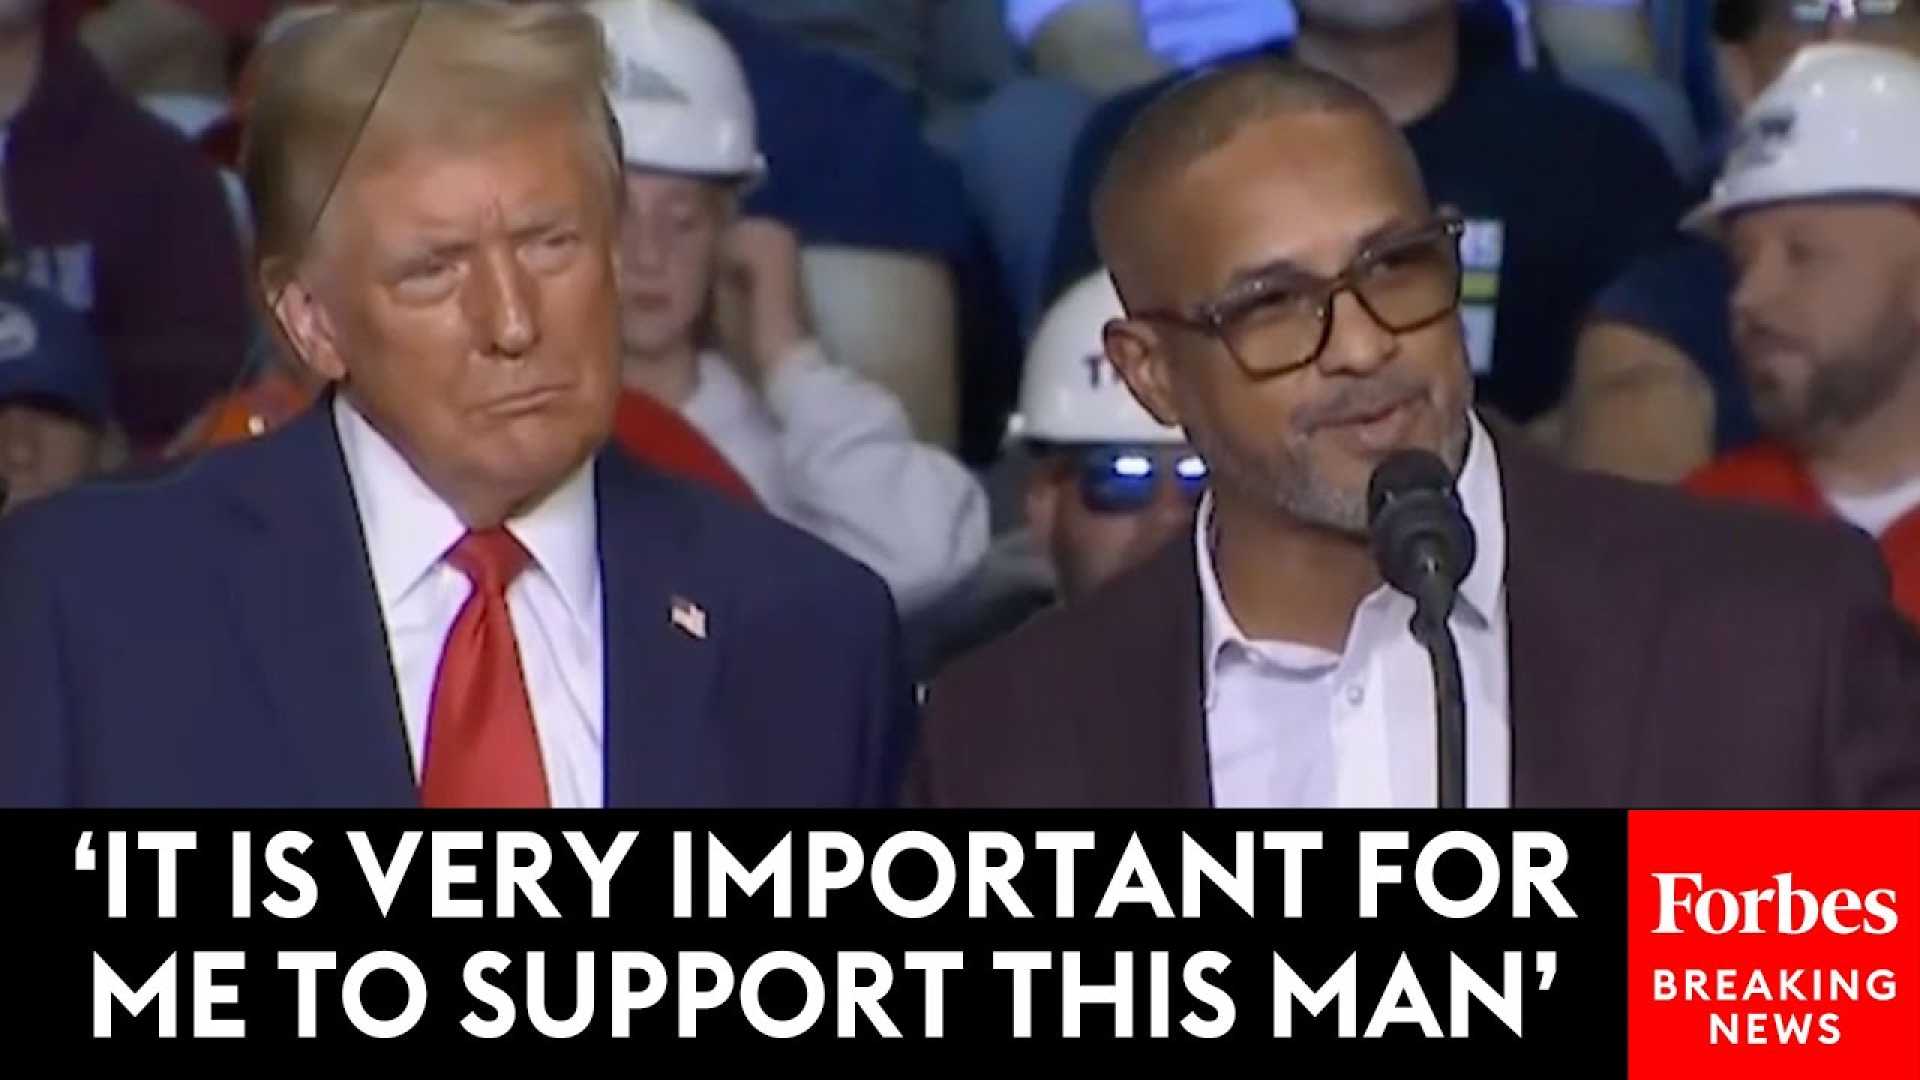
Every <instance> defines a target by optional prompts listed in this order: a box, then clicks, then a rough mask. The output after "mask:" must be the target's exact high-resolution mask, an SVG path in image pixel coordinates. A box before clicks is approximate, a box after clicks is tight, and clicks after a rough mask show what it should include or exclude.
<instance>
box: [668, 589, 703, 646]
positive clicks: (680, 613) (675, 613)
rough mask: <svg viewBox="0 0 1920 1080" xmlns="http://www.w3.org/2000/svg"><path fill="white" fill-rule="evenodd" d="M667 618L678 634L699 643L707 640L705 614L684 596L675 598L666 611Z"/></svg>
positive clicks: (698, 606) (697, 605)
mask: <svg viewBox="0 0 1920 1080" xmlns="http://www.w3.org/2000/svg"><path fill="white" fill-rule="evenodd" d="M668 617H669V618H670V619H671V620H672V621H673V625H675V626H677V627H679V628H680V632H681V633H683V634H686V635H687V636H688V637H691V638H696V639H698V640H700V641H705V640H707V612H706V609H704V608H702V607H701V606H700V605H699V604H696V603H694V602H693V601H691V600H689V599H687V598H686V597H684V596H676V597H674V598H673V603H672V605H671V606H670V607H669V609H668Z"/></svg>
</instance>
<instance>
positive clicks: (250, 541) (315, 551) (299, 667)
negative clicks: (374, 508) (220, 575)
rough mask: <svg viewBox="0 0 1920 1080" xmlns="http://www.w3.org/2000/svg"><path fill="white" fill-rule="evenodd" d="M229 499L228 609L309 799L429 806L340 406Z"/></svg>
mask: <svg viewBox="0 0 1920 1080" xmlns="http://www.w3.org/2000/svg"><path fill="white" fill-rule="evenodd" d="M256 446H257V450H256V451H255V452H253V454H252V456H251V457H250V459H249V460H248V462H247V466H248V469H249V471H247V472H245V473H243V474H242V476H241V481H240V483H239V484H238V485H236V488H235V490H233V491H232V492H230V493H229V497H228V499H227V507H226V509H227V511H228V520H227V522H226V524H227V526H228V527H229V528H230V529H232V530H233V531H234V533H235V534H236V536H235V540H236V542H235V543H233V544H232V545H231V546H230V550H231V551H232V552H233V553H234V554H233V555H232V556H231V558H230V560H229V561H228V563H227V564H226V565H225V567H224V571H223V572H224V576H225V581H226V586H227V595H226V599H225V602H226V604H227V606H228V609H229V610H230V611H231V613H232V615H233V618H234V621H235V623H236V626H237V629H238V630H239V637H240V639H241V641H242V642H243V643H244V645H243V648H244V649H245V650H246V651H247V652H248V653H249V654H250V659H251V661H252V663H253V665H254V666H255V668H256V669H257V671H258V673H259V675H260V678H261V682H262V685H263V686H264V687H265V689H266V692H267V694H268V696H269V697H270V698H271V700H272V702H273V715H274V718H275V720H276V722H278V723H279V725H280V726H281V729H282V731H283V733H284V735H285V738H286V740H287V742H288V744H289V749H290V751H291V756H290V760H292V761H293V762H294V763H295V767H296V768H297V769H299V770H300V771H301V772H303V773H304V774H305V777H306V779H307V781H308V783H309V785H310V789H309V792H308V801H312V802H317V803H320V804H324V805H338V806H371V807H384V806H408V805H413V804H415V803H416V802H417V796H416V794H415V788H414V783H413V773H412V769H411V766H410V763H409V750H408V746H407V740H406V733H405V728H404V726H403V725H402V723H401V718H400V704H399V696H398V692H397V691H396V689H395V686H394V678H393V662H392V658H391V656H390V654H389V652H388V650H387V644H386V632H385V628H384V624H383V622H382V620H381V617H380V610H379V603H378V601H377V600H376V598H375V595H374V588H373V572H372V569H371V568H370V567H369V565H368V562H367V555H366V545H365V542H364V540H363V539H362V533H361V530H360V521H359V516H358V512H357V511H356V509H355V507H354V503H353V494H352V490H351V486H350V485H349V483H348V480H347V473H346V465H345V462H344V460H343V459H342V457H341V454H340V446H339V440H338V436H337V434H336V433H335V431H334V426H333V413H332V408H331V403H330V399H329V398H326V397H323V398H322V399H321V402H320V404H318V405H317V406H315V407H313V408H311V409H309V410H308V411H307V413H306V415H305V416H303V417H301V418H300V419H298V420H297V421H295V422H294V423H293V424H291V425H289V427H288V428H287V429H286V430H285V431H284V432H282V433H281V434H279V435H277V436H273V437H270V438H269V439H268V440H263V441H262V442H260V443H258V444H256Z"/></svg>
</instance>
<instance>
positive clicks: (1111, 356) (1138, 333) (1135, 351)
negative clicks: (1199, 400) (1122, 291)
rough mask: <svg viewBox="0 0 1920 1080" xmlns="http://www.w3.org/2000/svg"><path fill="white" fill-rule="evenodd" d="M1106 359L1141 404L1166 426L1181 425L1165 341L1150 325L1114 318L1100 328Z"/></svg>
mask: <svg viewBox="0 0 1920 1080" xmlns="http://www.w3.org/2000/svg"><path fill="white" fill-rule="evenodd" d="M1100 340H1101V343H1102V344H1103V345H1104V346H1105V347H1106V350H1107V361H1108V362H1109V363H1111V364H1112V365H1113V369H1114V370H1115V371H1118V372H1119V373H1120V377H1121V378H1122V379H1125V380H1126V382H1127V389H1128V390H1131V391H1132V392H1133V398H1134V400H1135V401H1138V402H1139V403H1140V407H1141V408H1143V409H1145V410H1147V412H1148V413H1149V414H1150V415H1152V417H1153V418H1154V419H1155V420H1158V421H1159V422H1161V423H1162V424H1165V425H1167V426H1168V427H1178V426H1179V425H1180V410H1179V408H1178V407H1177V406H1176V405H1175V404H1174V395H1173V372H1172V371H1171V370H1170V369H1169V368H1168V358H1167V349H1166V342H1165V341H1164V340H1163V339H1162V338H1161V337H1160V334H1159V332H1158V331H1157V330H1155V329H1154V328H1153V327H1152V326H1150V325H1148V324H1146V323H1143V322H1140V321H1138V320H1135V319H1113V320H1111V321H1109V322H1108V323H1107V325H1106V327H1105V328H1104V329H1103V330H1102V331H1101V335H1100Z"/></svg>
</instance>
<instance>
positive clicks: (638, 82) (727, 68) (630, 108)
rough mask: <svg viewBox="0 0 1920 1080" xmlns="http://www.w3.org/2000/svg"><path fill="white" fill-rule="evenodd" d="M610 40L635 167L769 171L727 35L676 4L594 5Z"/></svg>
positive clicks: (615, 102) (646, 0)
mask: <svg viewBox="0 0 1920 1080" xmlns="http://www.w3.org/2000/svg"><path fill="white" fill-rule="evenodd" d="M586 7H587V10H588V11H590V12H592V13H593V15H594V17H596V18H598V19H599V20H600V24H601V26H602V27H603V28H604V29H605V32H606V37H607V48H608V50H609V52H610V53H611V54H612V55H611V58H610V59H611V61H612V67H613V78H612V85H611V86H610V87H608V100H609V101H610V103H611V104H612V106H613V116H614V119H615V120H616V121H618V122H619V125H620V141H621V143H622V150H623V153H624V154H625V156H626V164H627V165H628V166H630V167H633V168H640V169H658V170H660V171H663V172H674V173H686V174H689V175H693V176H703V177H715V178H723V179H756V178H758V177H759V176H760V175H761V174H762V173H764V172H765V171H766V159H765V157H763V156H762V155H761V153H760V147H759V143H758V140H757V139H756V136H755V130H756V129H755V120H754V110H753V95H752V94H751V93H749V92H748V90H747V77H746V73H745V72H744V71H743V70H742V69H741V67H740V58H739V57H738V56H736V55H734V51H733V48H732V46H730V45H728V44H727V42H726V39H725V38H722V37H721V36H720V32H719V31H717V30H715V29H714V28H713V27H712V26H711V25H709V24H708V23H707V22H706V20H704V19H702V18H700V17H699V16H698V15H696V14H694V13H693V12H692V11H690V10H688V9H687V8H686V7H685V6H683V5H682V4H680V3H676V2H674V0H593V2H591V3H589V4H587V5H586Z"/></svg>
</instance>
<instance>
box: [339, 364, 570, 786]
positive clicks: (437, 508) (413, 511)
mask: <svg viewBox="0 0 1920 1080" xmlns="http://www.w3.org/2000/svg"><path fill="white" fill-rule="evenodd" d="M334 423H335V424H336V426H337V427H338V429H339V432H340V447H341V450H342V452H343V453H344V455H345V457H346V463H347V476H348V478H349V479H350V480H351V482H352V486H353V494H354V501H355V502H356V503H357V504H358V506H359V510H360V527H361V530H362V533H363V535H364V538H365V540H366V545H367V555H368V561H369V562H370V563H371V564H372V567H373V584H374V589H375V591H376V592H377V593H378V595H379V599H380V615H381V617H382V619H384V620H385V622H386V628H387V648H388V651H389V653H390V654H391V656H392V657H393V673H394V679H395V684H396V685H397V686H398V688H399V691H400V711H401V714H402V717H403V719H404V720H405V722H406V727H407V741H408V745H409V746H410V747H411V748H412V750H413V755H412V756H413V775H414V779H415V781H416V782H417V781H418V780H419V778H420V769H421V765H422V762H423V761H424V760H425V750H426V744H427V719H428V712H429V709H430V706H431V703H432V698H433V683H434V677H435V675H436V674H437V672H438V670H439V666H440V655H441V652H442V651H443V650H444V649H445V647H446V642H447V634H448V632H449V631H451V630H452V629H453V620H454V618H455V617H456V616H457V615H459V613H460V608H461V605H463V604H464V603H466V599H467V595H468V593H469V592H471V591H472V585H471V583H469V582H468V580H467V577H466V575H465V574H462V573H461V572H460V571H459V570H457V569H455V568H454V567H453V566H452V565H451V564H450V563H448V562H446V560H445V559H444V556H445V554H446V553H447V551H448V550H449V549H451V548H452V547H453V545H454V544H456V543H458V542H459V540H460V538H461V537H462V536H464V535H466V531H467V530H466V526H465V525H463V524H461V522H460V519H459V517H458V516H457V515H456V514H455V513H454V512H453V509H452V508H451V507H449V506H448V505H447V504H446V503H445V502H444V501H443V500H441V498H440V497H439V496H438V495H436V494H435V493H434V492H433V490H432V489H431V488H429V487H428V486H427V484H426V482H425V481H424V480H422V479H421V478H420V475H419V474H418V473H416V472H414V470H413V467H412V466H411V465H409V464H408V463H407V460H406V459H405V458H404V457H402V456H401V455H400V453H399V451H398V450H396V449H395V448H394V446H393V444H392V443H389V442H388V441H387V440H386V438H385V437H384V436H382V435H381V434H380V433H379V432H378V431H376V430H374V428H373V425H372V424H370V423H368V422H367V419H366V418H365V417H364V416H362V415H361V414H360V412H359V411H358V410H356V409H355V408H353V406H351V405H349V404H347V401H346V398H345V397H343V396H336V397H335V398H334ZM506 528H507V531H508V532H510V533H512V534H513V537H514V539H516V540H518V541H520V544H521V546H522V547H524V548H526V549H527V552H528V554H530V555H532V556H533V559H532V561H531V562H530V563H529V564H528V565H527V568H526V570H525V571H523V572H522V573H521V574H520V576H519V577H518V578H516V579H515V580H514V582H513V584H512V585H511V586H509V587H508V589H507V609H508V611H509V612H510V613H511V615H512V618H513V632H514V637H515V639H516V640H517V642H518V645H519V651H520V666H521V671H522V675H523V677H524V678H525V680H526V685H527V698H528V700H529V701H530V702H531V703H532V705H533V719H534V727H535V729H536V731H537V734H538V737H539V741H540V756H541V759H542V762H543V763H544V764H545V766H546V773H547V790H548V794H549V798H550V800H551V802H552V805H553V806H555V807H559V808H568V809H572V808H582V807H598V806H600V805H601V804H602V803H603V801H604V799H605V770H604V768H603V765H602V755H603V752H604V747H605V741H604V730H605V729H604V715H605V711H606V705H605V701H606V696H605V691H604V687H605V679H604V673H605V669H606V660H605V652H604V633H603V631H602V625H603V624H602V622H601V590H600V552H599V546H598V545H599V527H598V508H597V506H596V504H595V501H594V488H593V464H592V462H588V463H587V464H586V465H583V466H582V467H581V468H580V470H579V471H578V472H576V473H575V474H574V475H573V476H572V477H570V478H569V479H568V480H567V481H566V482H565V483H564V484H562V485H561V486H560V487H559V488H558V489H557V490H556V491H554V493H553V494H551V495H549V496H548V497H547V498H546V500H545V501H543V502H541V503H540V504H539V505H538V506H536V507H534V508H533V509H532V510H530V511H528V512H527V513H525V514H523V515H522V516H520V517H517V518H514V519H513V520H511V521H508V522H507V523H506Z"/></svg>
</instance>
